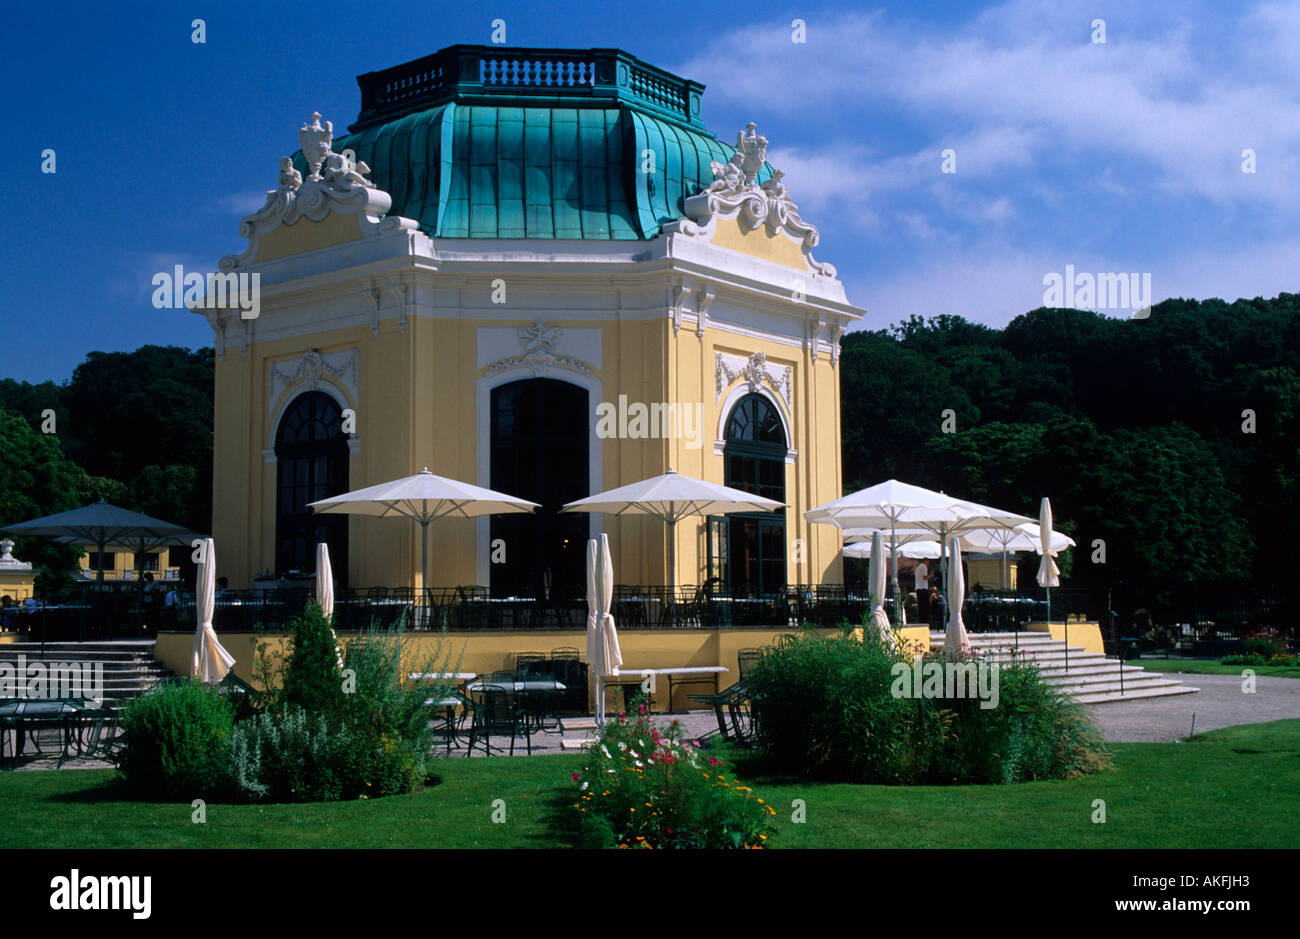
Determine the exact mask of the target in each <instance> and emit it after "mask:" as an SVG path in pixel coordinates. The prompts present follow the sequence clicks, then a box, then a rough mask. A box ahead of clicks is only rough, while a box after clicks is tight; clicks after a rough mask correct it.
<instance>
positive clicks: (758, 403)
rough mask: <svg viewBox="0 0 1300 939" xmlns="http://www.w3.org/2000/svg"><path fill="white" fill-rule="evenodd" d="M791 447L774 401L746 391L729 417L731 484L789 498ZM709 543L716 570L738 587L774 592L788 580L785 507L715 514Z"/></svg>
mask: <svg viewBox="0 0 1300 939" xmlns="http://www.w3.org/2000/svg"><path fill="white" fill-rule="evenodd" d="M786 449H787V444H786V439H785V429H784V428H783V427H782V425H781V416H780V415H779V414H777V413H776V409H775V408H774V407H773V405H772V402H771V401H769V400H768V399H767V398H765V397H763V396H762V395H759V394H748V395H745V397H743V398H741V399H740V400H739V401H737V402H736V404H735V407H733V408H732V409H731V416H730V417H729V418H728V419H727V429H726V444H725V448H724V450H723V459H724V460H725V461H726V477H725V482H726V484H727V485H728V486H732V487H734V488H736V489H741V490H744V491H745V492H752V493H754V494H755V495H760V496H763V497H764V498H767V499H775V500H776V501H778V502H784V501H785V454H786ZM724 532H725V536H724ZM709 546H710V554H711V555H712V560H713V573H714V574H715V576H717V577H719V578H720V579H722V580H723V581H724V582H725V583H726V585H727V586H728V587H729V588H730V589H731V591H732V592H733V593H736V594H742V595H744V594H764V593H772V592H774V591H777V590H780V589H781V588H782V587H784V586H785V510H784V509H779V510H777V511H775V512H747V513H744V514H739V515H729V516H727V517H726V521H725V522H722V521H721V520H712V521H711V523H710V537H709Z"/></svg>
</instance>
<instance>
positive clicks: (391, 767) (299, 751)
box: [226, 705, 423, 802]
mask: <svg viewBox="0 0 1300 939" xmlns="http://www.w3.org/2000/svg"><path fill="white" fill-rule="evenodd" d="M226 768H227V774H226V790H227V793H228V794H229V795H232V796H233V797H235V798H237V799H240V800H247V801H258V800H262V801H268V802H330V801H337V800H340V799H356V798H374V797H379V796H388V795H398V794H400V793H404V792H410V791H411V790H412V789H413V788H415V786H416V785H417V784H418V783H419V782H420V781H422V779H423V772H422V770H423V762H422V760H420V759H419V758H418V754H417V753H416V752H415V751H414V750H413V749H412V748H411V747H410V746H409V745H407V744H405V743H404V742H403V741H400V740H397V739H395V738H393V737H390V736H387V735H382V736H379V737H376V738H368V737H366V736H363V735H359V734H357V733H355V732H353V731H352V730H351V729H350V728H348V727H347V726H345V725H340V726H336V727H333V728H331V727H330V725H329V724H328V722H327V721H326V720H325V717H324V716H323V715H320V714H316V715H309V714H308V713H307V712H306V711H304V710H303V709H301V708H299V707H296V706H292V705H290V706H288V707H286V708H285V710H284V712H283V713H282V714H280V715H278V716H277V715H274V714H272V713H270V712H263V713H262V714H259V715H258V716H257V717H254V718H252V719H251V720H248V721H244V722H243V723H240V724H238V725H237V726H236V727H235V729H234V733H233V734H231V738H230V744H229V747H228V750H227V762H226Z"/></svg>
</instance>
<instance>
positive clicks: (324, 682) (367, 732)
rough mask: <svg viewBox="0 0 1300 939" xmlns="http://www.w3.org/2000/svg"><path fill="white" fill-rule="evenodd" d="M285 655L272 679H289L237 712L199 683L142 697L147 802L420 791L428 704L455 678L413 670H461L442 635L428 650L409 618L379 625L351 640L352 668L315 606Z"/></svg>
mask: <svg viewBox="0 0 1300 939" xmlns="http://www.w3.org/2000/svg"><path fill="white" fill-rule="evenodd" d="M293 629H294V634H293V640H292V642H291V643H290V646H289V652H288V656H287V658H286V659H285V661H283V662H270V663H268V662H267V661H266V659H267V656H266V653H265V649H263V650H261V652H260V653H259V657H260V658H261V659H262V660H263V664H262V668H261V669H260V671H259V674H260V676H261V677H262V678H263V679H267V678H270V679H278V678H279V677H282V678H283V684H282V685H281V686H279V687H277V688H273V689H272V690H271V691H269V692H266V693H264V694H261V695H259V696H258V697H257V703H258V708H257V710H256V712H255V713H253V714H250V715H244V716H242V717H241V719H240V720H238V722H236V720H235V714H236V711H237V710H240V708H239V707H237V706H236V704H235V703H234V701H232V700H230V698H232V697H233V698H235V699H238V701H239V704H240V705H243V704H245V701H244V698H243V696H242V695H238V696H228V697H222V696H219V695H218V694H217V693H216V692H215V691H214V690H213V689H211V688H208V687H206V686H204V685H200V684H198V683H196V682H192V681H185V682H182V683H179V684H164V685H160V686H159V688H158V689H157V690H155V691H152V692H150V693H149V694H146V695H144V696H143V697H141V698H140V699H139V700H138V701H137V702H136V703H134V704H132V705H131V707H130V709H129V711H128V712H127V717H126V719H125V723H124V727H125V729H126V730H127V733H128V735H127V747H126V755H125V758H124V760H123V762H122V769H123V770H124V772H125V773H126V778H127V783H128V786H129V787H130V789H131V791H132V792H133V793H134V794H136V795H138V796H141V797H145V798H152V797H158V798H172V797H185V798H206V799H211V800H217V801H234V802H248V801H254V802H315V801H332V800H337V799H357V798H363V799H364V798H376V797H379V796H389V795H396V794H399V793H405V792H410V791H411V790H412V789H414V788H415V787H417V786H418V785H420V784H421V783H423V782H424V780H425V779H426V777H427V776H428V771H427V760H428V758H429V754H430V751H431V748H432V746H433V735H432V731H431V729H430V725H429V721H430V717H431V715H430V712H429V708H428V706H427V705H426V704H425V700H426V699H427V698H430V697H438V698H440V697H443V696H444V695H446V694H447V693H449V691H450V687H451V684H452V681H451V680H443V679H439V680H434V681H421V682H415V681H408V680H406V679H407V677H408V676H409V674H410V673H412V672H422V673H439V674H442V673H455V672H456V671H458V670H459V662H455V663H453V662H452V661H451V657H450V654H443V653H442V645H441V643H440V644H439V645H438V646H437V647H436V648H435V649H434V651H433V652H431V653H429V654H428V655H425V656H422V657H417V655H416V654H414V653H411V652H409V650H408V648H407V646H406V644H405V642H404V632H403V630H402V628H401V625H400V624H399V625H398V626H393V627H384V628H372V629H369V630H366V631H364V632H363V633H362V634H361V635H360V637H359V638H357V639H355V640H354V641H352V642H351V643H349V644H348V647H347V653H346V658H345V660H344V666H343V667H342V668H340V666H339V662H338V649H337V646H336V645H335V640H334V634H333V632H332V631H331V629H330V625H329V621H328V620H327V619H326V618H325V617H324V616H323V615H322V613H321V610H320V607H319V606H317V605H316V604H315V603H311V604H309V605H308V607H307V609H306V610H305V611H304V612H303V613H302V614H300V615H299V616H297V617H295V619H294V621H293Z"/></svg>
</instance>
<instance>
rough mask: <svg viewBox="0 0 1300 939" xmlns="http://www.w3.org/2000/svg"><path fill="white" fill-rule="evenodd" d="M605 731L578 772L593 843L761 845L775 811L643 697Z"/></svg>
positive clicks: (588, 840)
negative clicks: (653, 715)
mask: <svg viewBox="0 0 1300 939" xmlns="http://www.w3.org/2000/svg"><path fill="white" fill-rule="evenodd" d="M636 707H637V715H636V717H635V718H634V719H632V720H629V719H628V716H627V715H626V714H619V716H618V719H617V720H612V721H608V722H606V723H605V725H604V727H603V728H602V729H601V734H600V738H599V739H598V740H597V741H596V742H595V743H594V744H592V745H591V747H590V748H589V749H588V750H587V757H586V760H585V761H584V763H583V766H582V769H581V770H580V771H575V772H574V773H572V775H571V777H570V778H571V780H572V782H573V784H574V786H575V787H576V789H577V801H575V802H574V803H573V808H574V809H575V810H576V811H577V812H578V814H579V816H580V818H581V824H582V831H583V843H584V845H585V846H587V847H619V848H762V847H765V844H766V842H767V839H768V837H769V836H770V835H771V832H772V828H771V818H772V816H774V815H776V810H775V809H774V808H772V807H771V806H770V805H768V804H767V803H766V802H764V801H763V800H762V799H761V798H759V797H757V796H756V795H755V794H754V793H753V791H752V790H751V789H750V788H749V787H748V786H742V785H740V784H739V782H738V781H737V780H736V779H735V777H734V776H733V775H732V774H731V773H730V772H729V771H728V769H727V764H726V761H725V760H723V759H721V758H720V757H718V756H716V755H711V754H710V753H709V752H708V751H702V750H699V749H697V748H696V747H695V746H694V745H692V744H690V743H687V742H685V741H683V740H682V730H681V725H680V724H679V723H678V722H677V721H673V723H672V725H671V726H669V727H668V728H667V729H665V730H663V731H661V730H660V729H659V728H658V727H657V726H656V725H655V724H654V722H653V721H652V720H651V719H650V717H649V716H648V715H647V714H646V713H645V705H644V703H643V702H642V701H640V700H638V702H637V704H636Z"/></svg>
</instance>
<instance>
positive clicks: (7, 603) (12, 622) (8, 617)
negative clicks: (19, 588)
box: [0, 594, 18, 632]
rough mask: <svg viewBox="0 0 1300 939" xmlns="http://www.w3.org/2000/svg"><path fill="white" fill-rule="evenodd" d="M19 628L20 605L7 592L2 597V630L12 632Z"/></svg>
mask: <svg viewBox="0 0 1300 939" xmlns="http://www.w3.org/2000/svg"><path fill="white" fill-rule="evenodd" d="M17 629H18V607H17V606H15V605H14V598H13V597H11V596H9V594H5V595H4V596H3V597H0V630H2V631H4V632H12V631H15V630H17Z"/></svg>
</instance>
